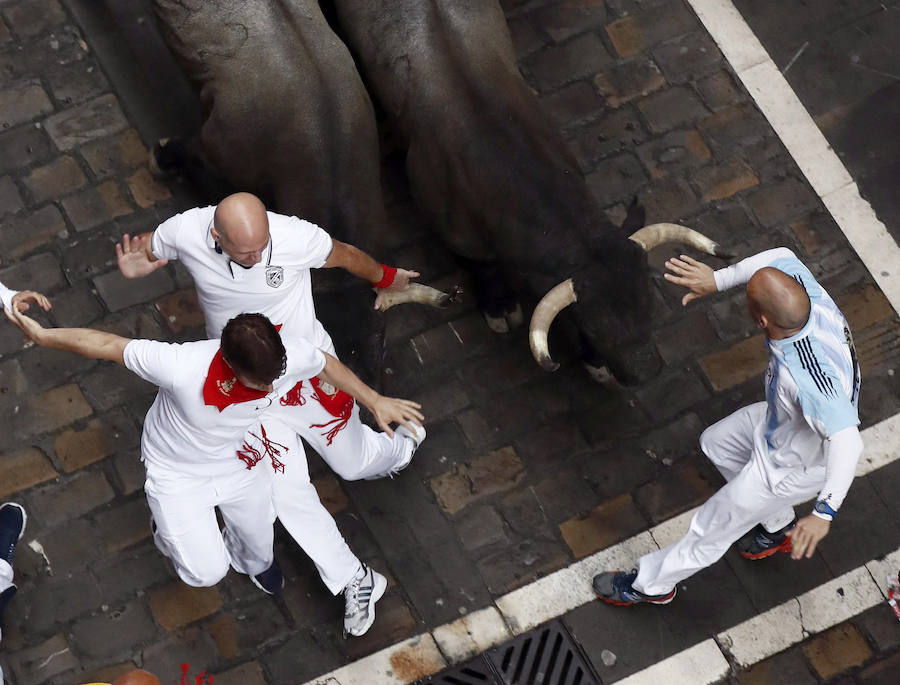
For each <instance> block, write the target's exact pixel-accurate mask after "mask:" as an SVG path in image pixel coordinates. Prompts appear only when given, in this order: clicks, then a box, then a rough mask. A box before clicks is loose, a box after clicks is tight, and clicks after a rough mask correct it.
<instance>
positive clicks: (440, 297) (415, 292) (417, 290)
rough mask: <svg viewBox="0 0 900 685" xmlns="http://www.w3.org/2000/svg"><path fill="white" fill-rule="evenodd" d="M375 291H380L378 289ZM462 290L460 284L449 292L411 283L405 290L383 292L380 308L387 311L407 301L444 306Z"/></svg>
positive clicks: (453, 299)
mask: <svg viewBox="0 0 900 685" xmlns="http://www.w3.org/2000/svg"><path fill="white" fill-rule="evenodd" d="M375 292H378V291H377V290H376V291H375ZM461 292H462V288H460V287H459V286H456V287H454V288H453V292H452V293H450V294H448V293H445V292H442V291H440V290H438V289H436V288H432V287H431V286H427V285H422V284H421V283H410V284H409V287H407V288H404V289H403V290H397V291H391V292H386V293H381V294H382V295H383V297H382V298H381V305H380V306H379V307H378V309H379V310H381V311H383V312H386V311H387V310H388V309H390V308H391V307H393V306H395V305H398V304H406V303H407V302H418V303H420V304H427V305H430V306H432V307H438V308H444V307H446V306H447V305H449V304H450V303H451V302H453V301H455V299H456V297H457V296H458V295H459V294H460V293H461Z"/></svg>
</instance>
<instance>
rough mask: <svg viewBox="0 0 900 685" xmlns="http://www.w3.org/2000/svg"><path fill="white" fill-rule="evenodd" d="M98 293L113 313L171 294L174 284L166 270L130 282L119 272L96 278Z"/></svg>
mask: <svg viewBox="0 0 900 685" xmlns="http://www.w3.org/2000/svg"><path fill="white" fill-rule="evenodd" d="M94 286H95V287H96V288H97V292H98V293H99V294H100V297H101V298H102V299H103V302H104V303H105V304H106V307H107V308H108V309H109V310H110V311H111V312H118V311H120V310H122V309H125V308H126V307H131V306H132V305H136V304H141V303H142V302H149V301H151V300H154V299H157V298H159V297H161V296H162V295H165V294H166V293H168V292H170V291H171V290H172V289H173V287H174V283H172V278H171V277H170V276H169V274H168V273H167V272H166V270H165V269H157V270H156V271H154V272H153V273H152V274H150V275H149V276H145V277H144V278H140V279H137V280H129V279H127V278H125V277H124V276H122V274H121V273H120V272H119V271H111V272H109V273H107V274H103V275H102V276H97V277H96V278H94Z"/></svg>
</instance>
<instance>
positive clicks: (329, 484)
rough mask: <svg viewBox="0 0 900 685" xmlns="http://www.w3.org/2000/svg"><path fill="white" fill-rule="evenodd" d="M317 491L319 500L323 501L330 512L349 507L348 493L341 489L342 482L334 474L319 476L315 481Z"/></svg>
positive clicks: (323, 504) (334, 512) (333, 512)
mask: <svg viewBox="0 0 900 685" xmlns="http://www.w3.org/2000/svg"><path fill="white" fill-rule="evenodd" d="M313 485H314V486H315V488H316V492H318V493H319V501H321V502H322V506H324V507H325V508H326V509H327V510H328V513H329V514H336V513H338V512H339V511H343V510H344V509H346V508H347V495H346V494H344V491H343V490H342V489H341V484H340V483H339V482H338V479H337V478H335V477H334V476H333V475H329V476H325V477H323V478H317V479H315V480H314V481H313Z"/></svg>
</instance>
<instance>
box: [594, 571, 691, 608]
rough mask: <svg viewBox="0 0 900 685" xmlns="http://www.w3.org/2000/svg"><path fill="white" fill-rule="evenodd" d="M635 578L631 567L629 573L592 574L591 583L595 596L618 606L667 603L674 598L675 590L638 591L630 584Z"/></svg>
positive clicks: (608, 572) (634, 572)
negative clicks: (651, 593) (647, 593)
mask: <svg viewBox="0 0 900 685" xmlns="http://www.w3.org/2000/svg"><path fill="white" fill-rule="evenodd" d="M635 578H637V569H631V572H630V573H625V572H624V571H607V572H606V573H601V574H599V575H596V576H594V581H593V582H592V583H591V585H593V587H594V592H596V593H597V596H598V597H599V598H600V599H602V600H603V601H604V602H606V603H607V604H614V605H616V606H618V607H627V606H631V605H632V604H668V603H669V602H671V601H672V600H673V599H675V590H676V588H672V591H671V592H667V593H665V594H662V595H645V594H644V593H643V592H638V591H637V590H635V589H634V587H633V586H632V583H634V579H635Z"/></svg>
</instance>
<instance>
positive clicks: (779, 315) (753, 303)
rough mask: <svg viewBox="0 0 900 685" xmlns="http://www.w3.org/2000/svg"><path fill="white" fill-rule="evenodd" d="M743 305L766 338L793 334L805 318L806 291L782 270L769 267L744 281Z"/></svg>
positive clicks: (807, 304)
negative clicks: (763, 331) (745, 303)
mask: <svg viewBox="0 0 900 685" xmlns="http://www.w3.org/2000/svg"><path fill="white" fill-rule="evenodd" d="M747 304H748V306H749V307H750V313H751V314H752V315H753V317H754V318H755V319H757V321H759V323H760V324H761V325H762V326H763V328H765V329H766V333H768V334H769V337H770V338H777V337H781V336H782V334H787V335H793V333H795V332H796V331H798V330H799V329H801V328H803V327H804V326H805V325H806V322H807V321H808V320H809V309H810V304H809V295H807V294H806V290H805V289H804V288H803V286H802V285H800V284H799V283H798V282H797V281H795V280H794V279H793V278H791V277H790V276H788V275H787V274H786V273H784V272H783V271H779V270H778V269H773V268H772V267H768V266H767V267H765V268H763V269H760V270H759V271H757V272H756V273H755V274H753V276H752V277H751V278H750V280H749V281H748V282H747ZM773 327H774V328H773ZM770 329H771V330H770Z"/></svg>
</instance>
